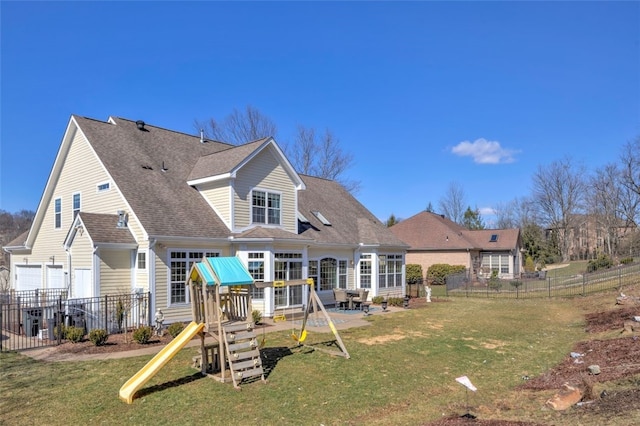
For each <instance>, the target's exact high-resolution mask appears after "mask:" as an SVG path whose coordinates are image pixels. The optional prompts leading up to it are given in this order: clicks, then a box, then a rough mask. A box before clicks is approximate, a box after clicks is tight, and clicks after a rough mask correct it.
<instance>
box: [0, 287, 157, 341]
mask: <svg viewBox="0 0 640 426" xmlns="http://www.w3.org/2000/svg"><path fill="white" fill-rule="evenodd" d="M150 298H151V294H150V293H134V294H118V295H107V296H103V297H92V298H83V299H68V298H67V292H66V290H62V289H48V290H38V291H35V290H34V291H24V292H11V293H6V294H0V350H1V351H16V350H23V349H31V348H37V347H43V346H52V345H58V344H60V343H62V342H64V340H63V334H64V333H59V332H58V331H59V330H62V327H61V326H64V327H68V326H75V327H81V328H83V329H84V331H85V333H88V332H90V331H91V330H94V329H104V330H106V331H107V333H108V334H113V333H122V332H124V331H127V330H131V329H133V328H137V327H140V326H143V325H151V312H150V309H149V306H150V305H149V302H150Z"/></svg>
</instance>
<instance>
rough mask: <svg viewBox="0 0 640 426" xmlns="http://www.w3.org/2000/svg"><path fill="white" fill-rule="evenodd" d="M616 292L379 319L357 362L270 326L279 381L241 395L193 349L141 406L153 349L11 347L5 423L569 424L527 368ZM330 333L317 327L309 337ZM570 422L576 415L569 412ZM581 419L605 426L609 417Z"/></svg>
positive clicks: (356, 352)
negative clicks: (67, 355) (105, 353)
mask: <svg viewBox="0 0 640 426" xmlns="http://www.w3.org/2000/svg"><path fill="white" fill-rule="evenodd" d="M613 297H615V295H614V294H613V293H609V294H607V295H599V296H591V297H590V298H589V301H588V302H585V299H574V300H500V299H498V300H493V299H491V300H484V299H452V300H450V301H445V302H437V303H431V304H428V305H426V307H425V308H423V309H409V310H404V311H400V312H397V313H393V314H391V313H389V314H383V315H375V316H371V317H369V320H370V322H371V326H369V327H361V328H352V329H348V330H343V331H341V332H340V335H341V337H342V339H343V341H344V343H345V345H346V347H347V349H348V350H349V353H350V355H351V359H344V358H341V357H334V356H330V355H327V354H325V353H322V352H319V351H312V350H309V349H307V348H293V343H294V342H293V341H292V339H291V338H290V336H289V335H290V333H288V332H282V333H270V334H267V336H266V337H267V347H266V348H265V350H266V353H267V356H268V358H267V363H266V365H267V367H268V371H269V375H268V379H269V383H268V384H263V383H261V382H256V383H248V384H244V385H243V386H242V390H241V391H235V390H234V389H233V387H232V386H231V385H228V384H227V385H224V384H220V383H217V382H215V381H213V380H211V379H209V378H202V377H200V376H199V374H198V373H197V372H196V371H195V370H193V369H192V368H191V367H190V364H191V357H192V356H194V355H195V354H196V350H195V349H193V348H191V349H185V350H183V351H181V352H180V353H179V354H178V355H177V356H176V358H174V359H173V360H172V361H171V362H169V363H168V364H167V365H166V366H165V367H164V368H163V369H162V370H161V371H160V372H159V373H158V374H157V375H156V376H155V377H154V378H153V379H151V381H150V382H148V383H147V385H146V387H145V388H144V389H143V390H142V391H141V393H139V396H138V397H137V399H135V400H134V403H133V404H132V405H127V404H125V403H123V402H122V401H120V400H119V398H118V391H119V389H120V386H122V384H123V383H124V382H125V381H126V380H127V379H128V378H129V377H131V376H132V375H133V374H134V373H135V372H136V371H137V370H138V369H140V368H141V367H142V366H143V365H144V364H145V363H146V362H147V361H148V359H149V357H137V358H130V359H123V360H110V361H83V362H58V363H46V362H39V361H34V360H32V359H30V358H28V357H26V356H24V355H20V354H15V353H2V354H0V365H2V369H1V370H0V396H1V397H0V406H1V407H0V423H1V424H6V425H14V424H16V425H17V424H24V420H25V419H29V422H30V423H33V424H51V425H56V424H89V423H93V424H98V423H100V424H122V423H126V424H130V425H136V424H160V425H165V424H176V423H179V424H203V423H207V424H257V423H260V424H266V425H271V424H279V425H297V424H325V425H333V424H374V425H376V424H377V425H387V424H424V423H425V422H428V421H430V420H435V419H439V418H441V417H442V416H443V415H460V414H464V413H466V410H467V406H466V400H465V395H466V392H465V389H464V388H463V387H462V386H461V385H460V384H458V383H457V382H456V381H455V378H456V377H459V376H461V375H467V376H468V377H469V378H470V379H471V381H472V382H473V384H474V385H475V386H477V388H478V392H476V393H472V392H470V393H469V405H470V408H471V411H472V412H474V414H475V415H477V416H478V417H479V418H483V419H489V418H501V419H507V420H531V421H534V420H538V421H540V422H542V423H555V424H561V423H562V417H560V415H559V414H557V413H554V412H549V411H543V410H541V408H542V407H543V405H544V402H545V401H546V399H548V398H549V397H550V396H551V395H552V394H553V392H550V393H545V392H538V393H523V392H517V391H516V390H515V387H516V386H517V385H518V384H519V383H521V381H522V376H523V375H528V376H535V375H537V374H540V373H542V372H543V371H545V370H547V369H548V368H550V367H552V366H554V365H555V364H556V363H558V362H559V361H560V360H561V359H562V358H563V357H564V356H565V355H566V354H567V353H568V352H570V350H571V348H572V345H573V342H576V341H578V340H581V339H585V338H586V336H585V334H584V331H583V328H584V323H583V315H584V313H585V311H586V310H588V309H594V310H598V307H602V306H604V305H605V302H606V305H607V306H610V305H611V300H612V298H613ZM330 339H331V335H330V334H318V333H314V332H313V330H309V338H308V340H309V341H310V343H319V342H323V341H327V340H330ZM564 420H566V418H565V419H564ZM593 420H594V422H592V423H589V421H590V420H589V419H586V420H584V422H583V423H581V424H585V425H588V424H598V420H601V419H598V418H594V419H593Z"/></svg>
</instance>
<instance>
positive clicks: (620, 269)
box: [618, 268, 622, 291]
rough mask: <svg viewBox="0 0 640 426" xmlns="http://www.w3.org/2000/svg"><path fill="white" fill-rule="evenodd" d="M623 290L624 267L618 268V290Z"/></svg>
mask: <svg viewBox="0 0 640 426" xmlns="http://www.w3.org/2000/svg"><path fill="white" fill-rule="evenodd" d="M620 290H622V268H618V291H620Z"/></svg>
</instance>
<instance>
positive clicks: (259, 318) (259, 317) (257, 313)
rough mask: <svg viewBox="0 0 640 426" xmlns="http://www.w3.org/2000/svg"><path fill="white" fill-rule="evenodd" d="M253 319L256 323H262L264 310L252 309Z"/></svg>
mask: <svg viewBox="0 0 640 426" xmlns="http://www.w3.org/2000/svg"><path fill="white" fill-rule="evenodd" d="M251 319H252V320H253V323H254V324H260V321H262V312H260V311H258V310H257V309H254V310H253V311H251Z"/></svg>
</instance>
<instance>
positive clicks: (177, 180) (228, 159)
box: [74, 116, 406, 248]
mask: <svg viewBox="0 0 640 426" xmlns="http://www.w3.org/2000/svg"><path fill="white" fill-rule="evenodd" d="M74 118H75V120H76V122H77V123H78V125H79V126H80V129H81V130H82V132H84V134H85V136H86V137H87V139H88V140H89V143H90V144H91V146H92V147H93V149H94V150H95V152H96V153H97V154H98V156H99V158H100V159H101V161H102V163H103V164H104V165H105V167H106V169H107V171H108V172H109V174H110V175H111V176H112V177H113V179H114V182H115V184H116V185H117V186H118V188H119V189H120V191H121V192H122V194H123V195H124V197H125V198H126V200H127V202H128V203H129V204H130V205H131V207H132V209H133V212H132V213H133V214H135V216H136V217H137V218H138V219H139V220H140V222H141V223H142V226H144V228H145V230H146V231H147V233H148V234H149V235H151V236H176V237H203V238H226V237H229V236H231V235H232V234H231V233H230V231H229V230H228V228H227V227H226V225H225V224H224V223H223V222H222V220H221V219H220V218H219V217H218V216H217V215H216V213H215V212H214V211H213V209H212V208H211V207H210V206H209V205H208V204H207V202H206V201H205V199H204V198H203V197H202V196H201V195H200V194H199V193H198V191H197V190H196V189H194V188H193V187H191V186H189V185H188V184H187V182H188V181H190V180H195V179H200V178H204V177H208V176H213V175H216V174H220V173H227V172H229V171H231V170H232V169H233V168H234V167H236V166H237V165H238V164H240V163H241V162H242V161H243V160H244V159H245V158H246V157H248V156H249V155H251V154H252V153H253V152H254V151H255V150H256V149H258V148H259V147H260V146H261V145H262V144H263V143H264V142H265V141H266V140H268V139H269V138H265V139H260V140H257V141H254V142H251V143H248V144H245V145H241V146H233V145H228V144H225V143H221V142H207V143H201V142H200V138H199V137H197V136H191V135H186V134H184V133H179V132H174V131H170V130H166V129H163V128H160V127H156V126H152V125H149V124H146V125H145V130H144V131H141V130H139V129H138V128H137V126H136V123H135V122H134V121H132V120H127V119H122V118H111V120H113V122H114V123H115V124H113V123H110V122H103V121H97V120H93V119H88V118H83V117H78V116H74ZM163 168H164V170H163ZM301 178H302V180H303V181H304V183H305V186H306V189H305V190H302V191H300V192H299V197H298V208H299V210H300V211H301V212H302V214H303V215H304V216H305V217H306V218H308V219H309V221H310V222H309V223H306V224H302V225H301V226H300V232H299V234H297V235H296V234H292V233H290V232H286V231H284V230H281V229H277V228H262V227H258V228H254V229H250V230H247V231H245V232H243V233H241V234H236V235H233V236H234V237H235V238H265V239H299V240H301V241H302V240H315V241H316V242H318V243H320V244H334V245H351V246H353V245H357V244H360V243H362V244H371V245H382V246H395V247H402V248H404V247H406V244H404V243H403V242H402V241H400V240H399V239H398V238H397V237H396V236H394V235H393V233H391V232H390V231H389V229H388V228H387V227H386V226H384V224H382V223H380V221H379V220H378V219H377V218H375V217H374V216H373V215H372V214H371V212H369V211H368V210H367V209H366V208H365V207H364V206H363V205H362V204H360V203H359V202H358V201H357V200H356V199H355V198H354V197H353V196H352V195H351V194H350V193H349V192H347V191H346V190H345V189H344V188H343V187H342V186H341V185H340V184H338V183H336V182H333V181H329V180H326V179H319V178H314V177H311V176H301ZM313 211H320V212H321V213H322V214H323V215H324V216H325V217H326V218H327V219H328V220H329V221H330V222H331V224H332V225H331V226H326V225H323V224H322V223H321V222H320V221H319V220H318V219H317V218H316V217H315V216H314V215H313V214H312V212H313ZM114 213H115V212H114ZM109 216H110V215H109ZM83 217H84V216H83Z"/></svg>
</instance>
